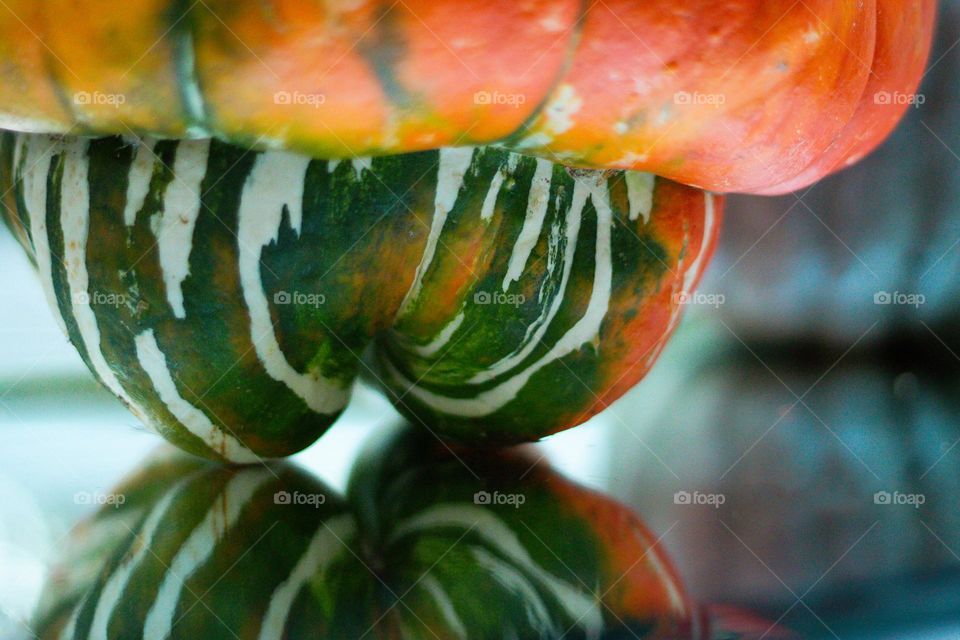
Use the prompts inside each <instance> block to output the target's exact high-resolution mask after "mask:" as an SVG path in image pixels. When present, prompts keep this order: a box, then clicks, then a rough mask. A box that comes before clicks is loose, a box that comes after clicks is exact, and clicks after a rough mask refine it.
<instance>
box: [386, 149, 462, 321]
mask: <svg viewBox="0 0 960 640" xmlns="http://www.w3.org/2000/svg"><path fill="white" fill-rule="evenodd" d="M473 152H474V149H473V148H472V147H457V148H447V147H444V148H442V149H440V163H439V166H438V168H437V191H436V195H435V198H434V207H433V219H432V220H431V222H430V233H429V235H428V236H427V244H426V246H425V247H424V249H423V256H422V257H421V258H420V264H419V265H417V271H416V273H415V274H414V277H413V283H412V284H411V285H410V289H408V290H407V293H406V295H405V296H404V297H403V302H401V303H400V311H399V313H398V317H403V316H404V315H405V314H406V313H407V312H408V311H409V308H410V305H412V304H413V303H414V302H416V301H417V298H419V297H420V291H421V289H422V288H423V278H424V276H425V275H426V274H427V269H429V268H430V265H431V263H433V257H434V255H435V254H436V251H437V244H438V243H439V242H440V233H441V232H442V231H443V225H444V224H445V223H446V221H447V215H449V213H450V211H451V210H452V209H453V205H454V204H456V202H457V196H458V195H459V194H460V188H461V187H462V186H463V177H464V176H465V175H466V173H467V169H469V168H470V162H471V160H473Z"/></svg>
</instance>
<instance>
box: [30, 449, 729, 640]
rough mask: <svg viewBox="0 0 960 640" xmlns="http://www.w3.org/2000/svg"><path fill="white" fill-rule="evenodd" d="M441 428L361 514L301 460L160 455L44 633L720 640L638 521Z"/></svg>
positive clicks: (368, 462) (392, 469)
mask: <svg viewBox="0 0 960 640" xmlns="http://www.w3.org/2000/svg"><path fill="white" fill-rule="evenodd" d="M422 435H424V436H425V438H426V439H424V437H419V438H417V437H411V434H409V433H407V436H406V437H400V438H398V439H396V440H394V441H393V442H392V443H388V444H387V445H386V446H380V447H378V448H377V450H376V453H375V454H368V455H367V456H366V457H365V459H364V460H363V461H362V462H361V463H360V464H359V465H358V469H359V470H360V471H359V472H358V473H357V474H356V475H355V477H354V478H353V479H352V480H351V483H350V487H351V491H350V494H349V495H350V500H349V503H345V502H344V501H343V500H342V499H340V498H338V497H337V496H336V495H334V494H333V493H332V492H331V491H330V489H329V488H327V487H326V486H324V485H323V484H322V483H320V482H318V481H317V480H316V479H314V478H312V477H310V476H309V475H307V474H306V473H304V472H303V471H301V470H298V469H297V468H295V467H293V466H290V465H273V466H269V467H259V466H258V467H249V468H245V469H240V470H238V469H236V468H224V467H219V466H215V465H211V464H209V463H205V462H203V461H199V460H197V459H188V458H187V457H186V456H183V455H179V454H178V455H174V456H170V455H167V456H165V457H160V458H155V459H154V460H153V461H152V462H151V463H150V464H149V465H147V466H146V467H144V468H143V469H142V470H141V471H139V472H138V473H137V474H136V475H135V476H134V477H133V478H131V479H130V480H128V481H126V482H125V483H123V484H122V485H121V486H119V487H118V488H117V489H115V490H114V491H113V492H112V495H116V496H123V500H122V504H116V505H115V504H111V505H109V506H108V507H107V508H104V509H101V510H100V511H99V512H98V513H96V514H95V515H94V516H93V517H92V519H90V520H88V521H87V522H85V523H83V524H81V525H80V526H78V527H76V528H75V529H74V532H73V534H72V536H71V540H70V543H69V544H68V546H67V549H66V551H65V553H64V557H63V558H62V562H61V563H60V564H59V565H58V566H57V567H56V568H55V570H54V571H53V573H52V575H51V576H50V578H49V580H48V583H47V585H46V587H45V591H44V595H43V597H42V601H41V605H40V608H39V611H38V613H37V615H36V621H35V628H36V630H37V634H38V637H40V638H44V639H46V638H57V639H58V640H78V639H81V638H83V639H87V638H89V639H94V638H105V637H110V638H119V637H130V636H135V637H144V638H149V639H151V640H160V639H163V638H189V639H191V640H193V639H196V638H220V637H236V638H237V639H238V640H246V639H251V640H269V639H273V638H276V639H279V638H288V639H290V640H294V639H299V638H362V637H367V638H373V639H376V638H408V639H417V638H423V639H427V638H489V639H491V640H492V639H500V638H504V637H517V638H559V637H561V636H562V637H579V638H600V637H601V636H603V637H619V634H623V633H630V634H632V635H631V637H641V638H644V639H648V640H650V639H655V638H658V639H662V640H667V639H670V640H683V639H688V640H701V638H702V636H700V635H699V633H697V635H695V636H694V635H693V633H694V631H693V628H692V624H693V620H694V619H695V616H696V609H695V607H694V606H693V604H692V603H691V601H690V600H689V598H688V597H687V595H686V593H685V591H684V588H683V587H682V585H681V584H680V583H679V581H678V578H677V576H676V574H675V572H674V570H673V569H672V568H671V565H670V560H669V558H667V557H666V556H665V555H664V552H663V549H662V545H657V544H656V538H655V537H654V536H653V535H652V534H651V533H650V532H649V531H648V530H647V529H646V528H645V526H644V525H643V524H642V523H641V522H640V521H639V520H638V519H637V517H636V516H635V515H634V514H632V513H631V512H630V511H629V510H627V509H625V508H624V507H622V506H621V505H619V504H617V503H614V502H612V501H611V500H609V499H607V498H605V497H603V496H601V495H598V494H596V493H593V492H591V491H588V490H586V489H584V488H581V487H578V486H576V485H574V484H572V483H570V482H569V481H567V480H565V479H564V478H562V477H561V476H559V475H558V474H556V473H555V472H553V471H552V470H550V469H549V468H547V467H546V466H545V465H543V464H537V463H536V462H534V461H532V460H531V459H530V458H528V457H525V456H522V455H516V454H515V455H506V454H496V453H494V454H489V453H487V454H483V455H477V456H470V455H466V454H465V455H463V456H461V457H459V458H458V457H455V456H453V455H451V454H450V453H449V452H447V451H446V450H444V449H442V448H440V447H437V443H436V441H435V440H433V439H432V438H430V437H429V436H427V435H426V434H422ZM441 451H442V453H441ZM464 464H468V465H469V469H468V468H467V467H465V466H463V465H464ZM485 496H489V499H486V497H485ZM118 502H119V501H118ZM228 630H229V631H228ZM607 634H609V635H607ZM724 637H731V636H724ZM733 637H735V636H733Z"/></svg>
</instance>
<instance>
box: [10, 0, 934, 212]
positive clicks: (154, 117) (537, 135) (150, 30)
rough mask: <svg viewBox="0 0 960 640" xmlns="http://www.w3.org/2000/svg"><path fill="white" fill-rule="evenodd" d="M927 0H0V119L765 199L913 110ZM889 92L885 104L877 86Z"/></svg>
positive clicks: (929, 11) (846, 157) (818, 173)
mask: <svg viewBox="0 0 960 640" xmlns="http://www.w3.org/2000/svg"><path fill="white" fill-rule="evenodd" d="M934 9H935V0H913V1H908V0H807V1H806V2H792V1H790V0H723V1H720V2H718V1H717V0H710V1H708V0H687V1H686V2H683V3H680V4H679V5H678V3H677V2H676V0H669V1H668V0H650V1H648V2H636V1H635V0H608V1H607V2H603V3H587V2H584V1H582V0H532V1H531V2H524V3H518V2H514V1H512V0H483V1H481V0H409V1H407V2H403V3H396V4H390V3H386V2H351V3H335V4H334V3H304V2H299V1H297V0H273V1H272V2H269V3H267V2H257V3H254V2H237V1H236V0H210V1H209V2H206V3H197V4H195V5H192V6H190V5H189V3H182V2H172V1H171V0H130V1H129V2H125V3H124V4H123V6H110V3H107V4H105V3H104V2H103V0H96V1H94V0H71V1H68V0H48V1H47V2H44V3H42V4H39V3H36V2H34V1H33V0H9V1H8V3H7V4H6V5H5V10H0V126H2V127H5V128H10V129H16V130H34V131H48V132H67V131H70V132H72V133H83V132H92V133H113V134H130V133H137V134H151V135H155V136H160V137H175V138H182V137H202V136H209V135H213V136H216V137H219V138H221V139H224V140H228V141H231V142H234V143H238V144H244V145H248V146H253V147H259V148H267V147H283V148H288V149H292V150H296V151H299V152H302V153H306V154H309V155H313V156H318V157H329V158H339V157H356V156H362V155H382V154H390V153H400V152H410V151H417V150H424V149H432V148H436V147H440V146H456V145H469V144H492V143H499V144H501V145H504V146H507V147H510V148H512V149H515V150H518V151H522V152H525V153H530V154H535V155H539V156H543V157H547V158H549V159H551V160H553V161H561V162H563V163H565V164H570V165H578V166H585V167H598V168H623V169H634V170H641V171H648V172H653V173H657V174H659V175H662V176H665V177H668V178H670V179H673V180H676V181H679V182H683V183H687V184H692V185H695V186H701V187H703V188H706V189H710V190H714V191H748V192H758V193H778V192H783V191H787V190H790V189H796V188H800V187H802V186H804V185H806V184H809V183H811V182H814V181H815V180H817V179H819V178H821V177H822V176H824V175H826V174H827V173H829V172H830V171H831V170H833V169H835V168H839V167H842V166H845V165H846V164H848V163H850V162H853V161H855V160H856V159H858V158H859V157H862V156H863V155H864V154H865V153H867V152H868V151H869V150H870V149H872V148H873V147H874V146H876V145H877V144H878V143H879V142H880V141H881V140H882V139H883V138H884V137H885V136H886V134H887V133H889V131H890V129H891V128H892V127H893V125H894V124H895V123H896V121H897V120H898V119H899V117H900V115H902V113H903V110H904V109H905V108H906V107H907V106H909V104H908V103H907V102H905V101H904V99H903V97H904V96H910V95H911V94H912V92H913V91H914V90H915V88H916V85H917V82H918V80H919V76H920V74H921V72H922V68H923V64H924V62H925V60H926V58H927V54H928V50H929V45H930V41H931V36H932V24H933V14H934ZM880 93H885V94H887V95H890V96H894V98H893V99H892V100H890V101H888V102H886V103H884V102H882V101H878V100H877V99H876V96H877V95H878V94H880Z"/></svg>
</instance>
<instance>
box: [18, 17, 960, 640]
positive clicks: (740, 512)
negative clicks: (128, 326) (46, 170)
mask: <svg viewBox="0 0 960 640" xmlns="http://www.w3.org/2000/svg"><path fill="white" fill-rule="evenodd" d="M920 95H922V96H923V101H922V104H920V105H919V106H917V107H914V108H911V109H910V113H909V114H908V117H907V119H906V121H905V122H904V123H903V124H902V125H901V127H900V128H899V129H898V131H897V132H896V134H895V135H894V136H893V137H892V138H891V139H890V140H889V141H888V142H887V143H886V144H885V145H884V146H883V147H882V148H881V149H880V151H879V152H877V153H875V154H874V155H872V156H870V157H869V158H868V159H866V160H865V161H864V162H862V163H861V164H859V165H857V166H856V167H854V168H852V169H850V170H848V171H846V172H844V173H842V174H840V175H837V176H834V177H832V178H829V179H827V180H824V181H823V182H821V183H819V184H818V185H816V186H815V187H813V188H812V189H810V190H808V191H805V192H800V193H797V194H794V195H788V196H784V197H779V198H752V197H731V198H729V200H728V207H727V214H726V221H725V227H724V232H723V237H722V241H721V246H720V249H719V251H718V254H717V256H716V259H715V260H714V263H713V265H712V267H711V269H710V272H709V274H708V276H707V278H706V281H705V282H704V284H703V285H702V287H701V291H703V292H705V293H710V294H716V295H714V296H707V297H704V298H701V299H703V300H710V301H712V302H714V303H715V304H712V305H706V304H705V305H691V308H690V309H689V310H688V315H687V318H686V319H685V321H684V323H683V325H682V326H681V328H680V330H679V332H678V334H677V336H676V338H675V339H674V340H673V341H672V342H671V343H670V345H669V347H668V348H667V350H666V352H665V353H664V355H663V357H662V359H661V361H660V362H659V363H658V364H657V366H656V367H655V369H654V371H653V373H652V374H651V375H650V376H649V377H648V378H647V379H646V380H644V381H643V382H642V383H641V384H640V385H639V386H638V387H637V388H636V389H634V390H633V391H632V392H631V393H629V394H628V395H627V396H626V397H625V398H623V399H622V400H621V401H620V402H618V403H617V404H616V405H615V406H614V407H612V408H611V409H610V410H609V411H607V412H606V413H604V414H602V415H601V416H599V417H597V418H595V419H594V420H592V421H591V422H590V423H589V424H588V425H585V426H583V427H581V428H578V429H575V430H573V431H569V432H567V433H564V434H560V435H558V436H555V437H553V438H550V439H548V440H547V441H546V442H545V443H544V444H543V445H541V447H542V450H543V452H544V454H545V455H546V456H548V457H549V458H550V459H551V460H552V461H553V462H554V463H555V464H556V465H557V466H558V467H559V468H560V469H561V470H562V471H564V472H565V473H567V474H568V475H570V476H572V477H574V478H576V479H578V480H580V481H581V482H583V483H586V484H588V485H590V486H593V487H597V488H599V489H602V490H604V491H606V492H608V493H610V494H612V495H613V496H615V497H617V498H618V499H620V500H622V501H624V502H626V503H628V504H630V505H631V506H632V507H634V508H635V509H636V511H637V512H638V513H639V514H640V515H641V516H642V517H643V518H644V519H645V521H646V522H647V523H648V525H649V526H650V527H651V528H652V529H653V530H654V531H655V532H656V533H657V535H662V536H663V538H662V544H664V545H665V546H666V548H667V549H668V551H669V553H670V555H671V556H672V558H673V559H674V561H675V563H676V564H677V566H678V567H679V569H680V572H681V574H682V576H683V578H684V579H685V581H686V583H687V585H688V587H689V588H690V590H691V592H692V593H693V594H694V595H695V596H696V598H697V599H698V600H701V601H704V602H712V603H732V604H738V605H743V606H746V607H748V608H750V609H752V610H753V611H755V612H757V613H759V614H761V615H762V616H764V617H766V618H768V619H769V620H771V621H775V620H780V622H781V623H782V624H786V625H787V626H789V627H792V628H794V629H796V630H798V631H800V632H802V633H803V634H804V635H806V636H808V637H824V638H840V639H843V640H847V639H854V638H924V639H926V638H929V639H935V638H936V639H944V640H946V639H951V640H957V639H958V638H960V375H958V374H960V277H958V276H960V2H948V3H944V4H943V5H942V7H941V15H940V19H939V35H938V40H937V45H936V50H935V52H934V54H933V57H932V59H931V63H930V69H929V71H928V73H927V75H926V76H925V78H924V82H923V85H922V87H921V92H920ZM0 274H2V277H0V638H6V637H15V636H16V635H26V636H27V637H29V632H28V630H27V627H26V624H27V623H26V621H27V620H28V619H29V616H30V611H31V610H32V608H33V607H34V605H35V603H36V600H37V598H38V596H39V594H40V591H41V588H42V585H43V580H44V576H45V572H46V570H47V568H48V566H49V563H50V562H51V560H52V559H53V557H54V556H55V554H56V552H57V550H58V548H59V547H60V546H62V544H63V539H64V536H65V535H66V534H67V533H68V531H69V529H70V527H71V526H72V525H73V524H74V523H75V521H76V520H77V519H78V518H80V517H82V516H84V515H85V514H87V513H89V511H90V510H91V509H92V508H93V507H92V506H90V505H84V504H80V502H82V501H81V500H78V499H77V497H76V496H77V493H78V492H84V491H86V492H93V491H106V490H107V489H109V487H110V486H111V485H112V484H114V483H115V482H117V481H118V480H119V479H120V478H121V477H122V476H123V475H124V474H125V473H127V472H129V471H131V470H133V469H134V468H136V466H137V464H138V462H139V461H141V460H142V459H143V458H144V456H146V455H147V453H148V452H149V451H150V450H151V449H153V448H154V447H155V446H156V445H157V440H156V438H155V437H154V436H152V435H150V434H148V433H146V432H145V431H143V430H142V429H141V428H140V427H139V426H138V425H137V424H136V421H135V419H134V418H133V417H132V416H131V415H129V414H128V413H127V412H126V411H125V410H124V409H123V408H122V407H121V406H120V404H119V403H118V402H116V401H115V400H113V398H112V397H111V396H109V395H108V394H107V393H106V392H105V391H103V390H102V389H100V388H98V387H97V386H96V385H95V383H94V382H93V381H92V379H91V377H90V375H89V374H88V373H87V371H86V370H85V368H84V366H83V365H82V363H81V361H80V359H79V358H78V356H77V355H76V354H75V353H74V351H73V349H72V348H71V347H70V346H69V345H68V344H67V342H66V340H65V339H64V337H63V336H62V335H61V334H60V332H59V330H58V329H57V328H56V326H55V325H54V323H53V321H52V319H51V318H50V315H49V313H48V310H47V308H46V304H45V301H44V300H43V296H42V294H41V292H40V288H39V286H38V283H37V281H36V279H35V278H34V276H33V274H32V272H31V269H30V267H29V264H28V262H27V260H26V258H25V257H24V255H23V253H22V252H21V251H20V250H19V248H18V247H17V246H16V245H15V243H14V241H13V239H12V238H10V237H9V236H8V235H6V232H5V231H2V230H0ZM356 396H357V397H356V401H355V402H354V404H353V406H352V407H351V409H350V410H349V411H348V413H347V415H346V416H345V417H344V419H343V420H341V421H340V422H339V423H338V425H337V426H336V427H335V428H334V430H333V431H332V432H331V433H329V434H328V435H327V436H326V437H324V438H323V440H322V441H321V442H320V443H318V444H316V445H315V446H313V447H312V448H310V449H309V450H307V451H306V452H304V453H303V454H301V455H300V456H299V459H300V461H301V462H302V463H303V464H305V465H307V466H309V467H311V468H312V469H314V470H315V471H316V472H317V473H318V474H319V475H321V476H322V477H323V478H324V479H326V480H327V481H328V482H330V483H331V484H332V485H333V486H334V487H338V488H342V487H343V483H344V480H345V476H346V473H347V471H348V469H349V465H350V461H351V456H352V454H353V453H354V452H355V451H356V449H357V448H358V447H359V446H360V445H361V443H362V442H363V441H364V440H365V438H366V437H367V435H368V434H369V433H371V432H372V431H375V430H376V429H377V428H378V426H382V425H384V424H385V423H390V422H394V421H396V420H397V416H396V414H394V413H393V411H392V409H391V408H390V407H389V405H388V403H387V402H386V401H384V400H383V399H382V398H381V397H380V396H379V395H378V394H377V393H376V392H375V391H373V390H370V389H367V388H361V389H359V390H358V392H357V394H356ZM678 492H680V493H679V494H678ZM684 492H685V493H684ZM685 495H690V496H697V495H700V496H713V497H714V499H713V500H712V502H713V503H717V502H722V504H719V505H717V504H700V505H697V504H682V503H683V502H684V501H685V500H684V499H683V496H685ZM678 496H679V497H678ZM718 496H719V498H717V497H718ZM691 502H696V498H695V497H694V498H693V499H691Z"/></svg>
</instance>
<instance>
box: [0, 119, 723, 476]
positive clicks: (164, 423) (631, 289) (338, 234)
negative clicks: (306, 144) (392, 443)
mask: <svg viewBox="0 0 960 640" xmlns="http://www.w3.org/2000/svg"><path fill="white" fill-rule="evenodd" d="M0 163H2V164H0V176H3V178H2V180H4V181H5V184H7V185H10V186H11V187H12V189H10V190H9V192H8V194H7V195H6V196H5V199H4V200H3V202H4V204H5V207H4V209H5V211H6V215H7V218H8V221H9V222H10V223H11V226H12V227H13V228H14V232H15V233H16V235H17V236H18V237H20V238H21V240H22V241H23V242H24V245H25V246H26V247H27V249H28V252H29V253H30V255H31V257H32V259H33V260H34V261H35V263H36V265H37V269H38V272H39V275H40V279H41V281H42V284H43V286H44V289H45V291H46V293H47V297H48V299H49V301H50V304H51V306H52V308H53V309H54V311H55V314H56V316H57V318H58V321H59V322H60V323H61V326H62V327H63V329H64V331H65V332H66V334H67V335H68V336H69V338H70V339H71V341H72V342H73V343H74V344H75V345H76V347H77V349H78V350H79V352H80V355H81V356H82V357H83V359H84V361H85V362H86V363H87V365H88V366H89V367H90V369H91V370H92V371H93V372H94V373H95V374H96V376H97V377H98V378H99V379H100V381H101V382H103V384H104V385H105V386H106V387H107V388H108V389H110V390H111V391H112V392H113V393H114V394H116V395H117V396H118V397H119V398H121V399H122V400H123V401H124V402H125V403H126V404H127V406H129V407H130V409H131V410H132V411H133V412H134V413H135V414H136V415H137V416H138V417H139V418H140V419H141V420H142V421H143V422H144V424H146V425H147V426H149V427H152V428H153V429H155V430H156V431H158V432H159V433H161V434H162V435H163V436H165V437H166V438H168V439H169V440H170V441H172V442H174V443H175V444H177V445H178V446H180V447H182V448H184V449H186V450H188V451H191V452H193V453H196V454H199V455H204V456H208V457H212V458H215V459H223V460H229V461H233V462H253V461H257V460H259V459H260V458H262V457H277V456H284V455H287V454H290V453H293V452H295V451H298V450H300V449H302V448H304V447H306V446H307V445H309V444H310V443H312V442H313V441H314V440H316V438H318V437H319V436H320V435H321V434H322V433H323V432H324V431H325V430H326V428H327V427H328V426H329V425H330V424H331V423H332V422H333V421H334V420H335V419H336V417H337V415H338V414H339V413H340V411H341V410H342V409H343V407H344V405H345V404H346V403H347V401H348V398H349V395H350V389H351V385H352V383H353V380H354V378H355V377H356V375H357V374H358V372H360V371H364V372H366V373H369V374H370V375H371V378H373V379H375V380H377V381H379V383H380V384H382V386H383V387H384V388H386V389H387V390H388V392H389V393H390V394H391V397H392V398H393V399H394V401H395V404H396V405H397V407H398V408H399V409H400V410H401V411H402V412H404V413H405V414H407V415H408V416H410V417H411V418H412V419H413V420H414V421H416V422H419V423H422V424H425V425H427V426H429V427H430V428H431V429H432V430H434V431H435V432H436V433H438V434H440V435H441V436H443V437H446V438H451V439H456V440H461V441H464V442H472V443H478V442H490V443H494V444H502V443H509V442H517V441H526V440H534V439H537V438H540V437H542V436H544V435H547V434H549V433H553V432H555V431H558V430H561V429H564V428H567V427H570V426H573V425H576V424H579V423H581V422H583V421H584V420H586V419H587V418H589V417H590V416H591V415H593V414H595V413H597V412H598V411H600V410H601V409H603V408H604V407H605V406H606V405H607V404H609V403H610V402H612V401H613V400H615V399H617V398H618V397H619V396H620V395H621V394H622V393H624V392H625V391H626V390H627V389H628V388H630V387H631V386H632V385H633V384H635V383H636V382H637V381H638V380H639V379H640V378H641V377H642V376H643V374H644V373H645V372H646V371H647V370H648V369H649V368H650V366H651V365H652V364H653V362H654V360H655V359H656V357H657V355H658V354H659V352H660V349H661V348H662V346H663V344H664V341H665V340H666V338H667V337H668V336H669V334H670V333H671V331H672V330H673V329H674V327H675V326H676V324H677V322H678V320H679V318H680V312H681V310H682V304H681V302H682V299H683V295H682V294H684V293H688V292H690V291H692V290H693V288H694V287H695V285H696V283H697V280H698V279H699V277H700V275H701V273H702V271H703V269H704V268H705V266H706V264H707V263H708V261H709V256H710V253H711V252H712V249H713V246H714V243H715V239H716V236H717V232H718V228H719V217H720V209H721V199H720V198H718V197H716V196H714V195H713V194H711V193H709V192H704V191H700V190H697V189H693V188H690V187H685V186H681V185H678V184H676V183H673V182H670V181H669V180H665V179H662V178H658V177H654V176H652V175H649V174H640V173H633V172H622V171H610V172H604V171H593V170H572V169H568V168H565V167H563V166H561V165H556V164H552V163H550V162H547V161H545V160H540V159H534V158H529V157H523V156H519V155H516V154H513V153H511V152H507V151H504V150H498V149H496V148H491V147H483V148H458V149H441V150H439V151H426V152H420V153H413V154H405V155H396V156H386V157H382V158H373V159H369V158H356V159H353V160H351V161H327V160H314V159H311V158H308V157H306V156H300V155H296V154H292V153H288V152H279V151H271V152H256V151H249V150H245V149H242V148H239V147H235V146H232V145H229V144H226V143H222V142H219V141H216V140H214V141H210V140H195V141H176V140H161V141H157V140H152V139H139V138H120V137H108V138H97V139H88V138H77V137H56V136H49V135H42V134H6V135H5V136H4V137H3V139H2V145H0ZM371 345H372V346H373V347H374V350H375V352H376V360H377V362H378V368H377V369H375V370H374V369H370V370H368V369H367V368H366V366H367V365H365V364H364V361H363V360H362V359H361V356H362V354H363V352H364V350H365V349H366V348H367V347H369V346H371Z"/></svg>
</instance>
